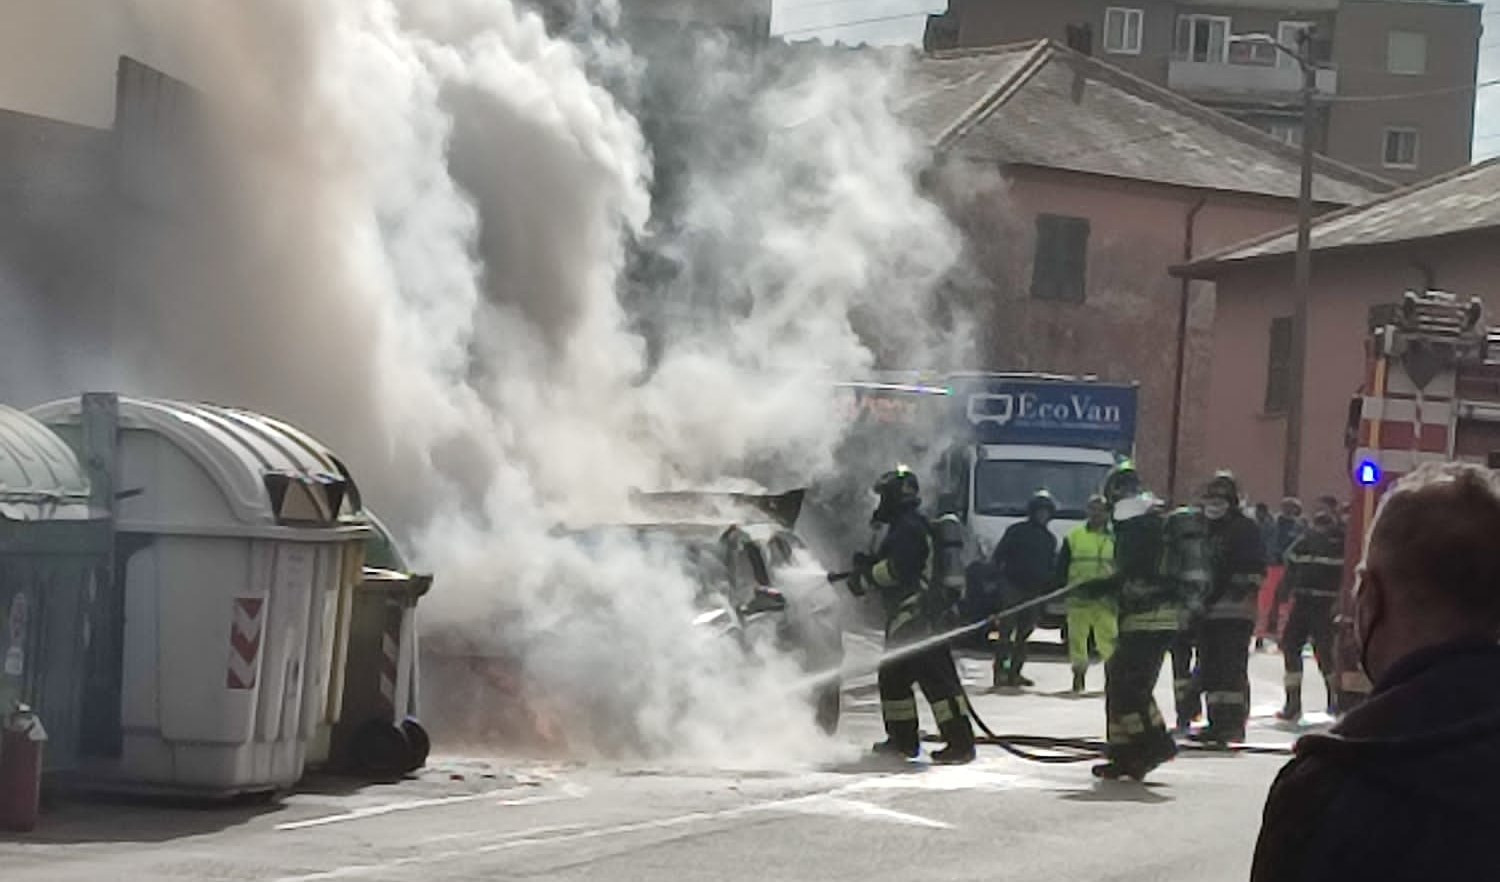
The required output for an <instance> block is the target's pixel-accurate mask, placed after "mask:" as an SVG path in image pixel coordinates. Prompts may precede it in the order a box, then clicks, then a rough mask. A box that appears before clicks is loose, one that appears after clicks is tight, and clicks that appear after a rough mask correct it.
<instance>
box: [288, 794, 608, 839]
mask: <svg viewBox="0 0 1500 882" xmlns="http://www.w3.org/2000/svg"><path fill="white" fill-rule="evenodd" d="M511 792H513V788H508V787H507V788H500V789H496V790H486V791H484V792H482V793H465V794H463V795H461V796H441V797H436V798H433V799H412V800H408V801H406V802H390V803H386V804H384V805H372V806H365V807H364V808H357V809H351V810H350V811H347V812H339V813H338V814H336V815H324V816H323V817H319V818H309V819H307V820H305V821H288V822H286V823H284V824H277V825H276V827H275V829H277V830H281V831H287V830H305V829H307V828H309V827H322V826H324V825H327V824H342V823H345V822H347V821H360V820H364V819H365V818H375V817H379V816H381V815H389V814H393V813H395V812H409V811H414V810H416V809H425V808H437V807H440V806H445V805H459V804H462V803H466V802H478V801H480V800H484V799H493V798H494V797H496V796H499V795H501V794H506V793H511ZM586 792H587V790H586V789H585V788H582V787H579V786H577V785H567V786H565V787H564V788H563V792H561V793H557V794H547V795H544V796H527V797H521V798H519V799H501V800H497V801H496V804H497V805H503V806H523V805H537V804H539V803H546V802H559V801H561V800H565V799H578V798H579V797H581V796H583V795H584V794H585V793H586Z"/></svg>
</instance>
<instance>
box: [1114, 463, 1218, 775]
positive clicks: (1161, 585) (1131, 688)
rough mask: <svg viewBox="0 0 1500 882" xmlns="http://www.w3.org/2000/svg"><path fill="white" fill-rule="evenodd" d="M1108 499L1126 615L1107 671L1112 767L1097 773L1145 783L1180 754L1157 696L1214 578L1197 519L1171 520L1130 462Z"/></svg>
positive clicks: (1182, 514)
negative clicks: (1170, 657)
mask: <svg viewBox="0 0 1500 882" xmlns="http://www.w3.org/2000/svg"><path fill="white" fill-rule="evenodd" d="M1104 493H1105V497H1106V498H1107V499H1108V500H1109V502H1110V505H1111V515H1112V517H1113V519H1114V538H1115V573H1114V575H1113V576H1112V577H1110V587H1111V591H1112V592H1113V593H1114V595H1115V597H1116V602H1117V603H1118V605H1119V610H1120V638H1119V642H1118V643H1117V644H1116V646H1115V653H1114V655H1113V656H1111V657H1110V660H1109V661H1108V662H1107V663H1106V664H1105V666H1104V713H1105V717H1106V722H1107V730H1108V748H1107V750H1106V756H1107V759H1108V761H1107V762H1105V763H1102V764H1100V765H1097V766H1095V767H1094V769H1093V773H1094V775H1095V776H1096V777H1099V778H1105V779H1116V778H1122V777H1129V778H1135V779H1137V780H1139V779H1141V778H1144V777H1145V776H1146V774H1147V773H1148V772H1150V771H1151V770H1152V769H1154V768H1156V767H1157V766H1159V765H1161V764H1162V763H1164V762H1166V761H1167V760H1169V759H1171V758H1172V757H1173V756H1175V755H1176V753H1177V746H1176V744H1175V743H1173V741H1172V736H1171V734H1170V733H1168V731H1167V726H1166V722H1165V720H1163V719H1162V715H1161V710H1160V708H1158V707H1157V706H1156V699H1155V697H1154V696H1153V694H1152V693H1153V691H1154V689H1155V687H1156V680H1157V677H1158V676H1159V675H1160V674H1161V666H1162V662H1163V661H1164V660H1165V658H1166V654H1167V647H1168V646H1170V645H1171V643H1172V639H1173V637H1174V636H1175V635H1176V634H1177V631H1178V629H1179V627H1180V626H1181V622H1182V618H1183V615H1184V611H1185V609H1187V608H1188V607H1190V606H1192V605H1193V604H1195V603H1196V602H1197V599H1198V597H1199V596H1200V594H1201V591H1202V587H1203V583H1204V581H1205V580H1206V577H1207V574H1206V572H1205V569H1204V562H1203V547H1202V546H1203V536H1202V528H1201V523H1200V522H1199V520H1198V519H1197V518H1196V517H1194V516H1192V514H1191V513H1190V512H1186V511H1177V512H1173V513H1171V514H1170V515H1167V514H1165V513H1164V512H1163V510H1162V506H1161V504H1160V503H1159V502H1158V501H1157V500H1156V498H1155V497H1153V496H1152V495H1151V494H1149V493H1145V492H1142V490H1141V482H1140V477H1139V476H1138V475H1137V474H1136V471H1135V467H1134V466H1133V465H1131V464H1130V463H1128V462H1126V463H1122V464H1121V465H1119V466H1117V467H1116V468H1115V470H1114V471H1113V472H1111V473H1110V476H1109V478H1108V479H1107V480H1106V481H1105V484H1104Z"/></svg>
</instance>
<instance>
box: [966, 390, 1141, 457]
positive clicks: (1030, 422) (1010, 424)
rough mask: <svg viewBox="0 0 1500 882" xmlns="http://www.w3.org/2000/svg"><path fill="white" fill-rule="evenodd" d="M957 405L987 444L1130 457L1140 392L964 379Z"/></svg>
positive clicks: (982, 441)
mask: <svg viewBox="0 0 1500 882" xmlns="http://www.w3.org/2000/svg"><path fill="white" fill-rule="evenodd" d="M953 394H954V398H955V402H954V403H955V405H958V406H961V407H962V409H963V414H962V415H963V417H964V419H965V420H967V422H968V423H969V424H970V425H972V426H973V428H974V431H975V433H976V434H977V435H978V438H979V441H980V442H981V443H985V444H1036V445H1044V446H1054V447H1089V448H1094V449H1098V450H1113V451H1116V452H1118V453H1122V454H1129V453H1130V452H1131V451H1132V449H1133V448H1134V446H1135V418H1136V399H1137V389H1136V387H1135V386H1122V385H1112V384H1106V383H1096V382H1089V381H1082V380H1045V379H991V378H964V379H961V380H956V381H955V382H954V383H953Z"/></svg>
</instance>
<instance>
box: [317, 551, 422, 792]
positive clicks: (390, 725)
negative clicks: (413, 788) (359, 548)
mask: <svg viewBox="0 0 1500 882" xmlns="http://www.w3.org/2000/svg"><path fill="white" fill-rule="evenodd" d="M431 585H432V577H431V576H427V575H419V574H414V573H409V572H404V571H401V570H393V569H385V568H381V567H365V569H364V578H363V580H362V581H361V582H360V584H359V587H358V589H356V591H355V593H354V609H353V616H352V617H351V619H350V628H349V656H348V663H347V665H346V666H345V672H344V702H343V712H342V716H341V719H340V721H339V723H338V725H337V726H335V727H334V733H333V756H332V763H331V764H332V765H333V767H335V768H337V769H339V770H342V771H349V772H356V773H364V774H374V775H391V774H396V773H401V772H410V771H414V770H416V769H418V768H421V766H422V765H423V764H424V763H426V761H427V751H428V748H429V747H430V745H429V743H428V740H427V734H426V732H425V730H424V729H423V728H422V725H421V723H420V722H419V721H418V720H417V716H416V711H417V709H416V690H415V684H416V659H417V644H416V640H417V628H416V611H417V601H418V600H419V599H420V598H421V597H422V596H423V595H425V594H426V593H427V591H428V590H429V588H430V587H431Z"/></svg>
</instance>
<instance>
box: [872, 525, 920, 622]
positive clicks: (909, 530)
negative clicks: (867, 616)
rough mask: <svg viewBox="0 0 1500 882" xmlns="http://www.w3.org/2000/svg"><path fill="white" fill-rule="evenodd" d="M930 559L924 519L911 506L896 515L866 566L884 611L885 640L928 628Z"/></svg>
mask: <svg viewBox="0 0 1500 882" xmlns="http://www.w3.org/2000/svg"><path fill="white" fill-rule="evenodd" d="M931 559H932V546H931V536H930V530H929V527H928V523H927V519H926V518H925V517H923V516H922V514H921V512H919V511H917V510H915V509H913V510H910V511H905V512H902V513H900V514H898V515H897V516H896V518H895V520H893V521H892V522H891V526H890V529H889V530H888V531H887V532H886V534H885V538H884V540H882V541H881V543H880V548H879V549H877V550H876V552H875V560H874V562H873V563H872V564H871V566H870V584H871V585H872V586H874V588H875V589H876V590H877V591H879V592H880V602H881V606H882V607H883V608H884V610H885V637H886V641H887V642H890V641H892V640H895V639H904V638H919V637H923V636H926V635H927V633H928V632H929V631H930V628H929V624H930V623H929V617H928V614H927V609H926V607H925V602H926V597H925V595H926V588H927V580H928V578H929V566H930V564H931Z"/></svg>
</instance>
